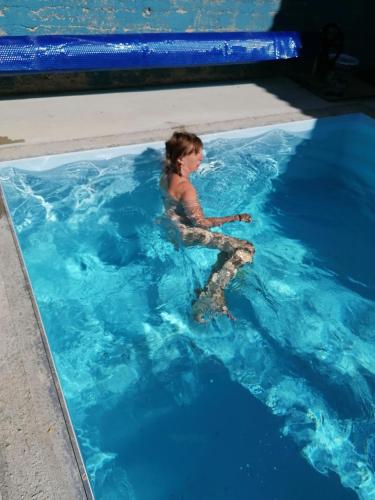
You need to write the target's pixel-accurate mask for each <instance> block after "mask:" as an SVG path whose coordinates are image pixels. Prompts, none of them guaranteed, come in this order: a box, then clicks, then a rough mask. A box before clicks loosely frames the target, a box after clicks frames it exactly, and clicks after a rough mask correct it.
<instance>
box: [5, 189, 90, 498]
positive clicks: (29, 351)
mask: <svg viewBox="0 0 375 500" xmlns="http://www.w3.org/2000/svg"><path fill="white" fill-rule="evenodd" d="M0 229H1V238H0V261H1V262H0V298H2V299H3V300H1V301H0V302H1V303H2V304H5V307H3V308H2V309H1V310H0V337H1V340H2V341H1V343H2V348H1V354H2V356H1V358H2V360H1V364H0V374H1V379H2V380H1V382H0V390H1V395H2V398H1V399H4V401H5V403H6V406H4V407H3V408H1V406H2V405H1V402H0V409H1V410H2V413H3V414H7V412H9V414H10V415H9V418H8V419H6V418H5V419H4V418H3V424H2V425H1V426H0V439H1V441H2V443H5V447H4V450H5V451H3V452H2V454H1V456H0V458H1V464H0V465H1V470H0V492H1V493H2V498H4V499H5V498H8V497H9V498H27V497H29V496H30V495H32V494H35V493H37V494H38V492H39V494H44V495H46V498H51V496H50V492H53V497H55V495H56V494H57V496H58V498H61V499H63V498H66V499H73V498H74V499H75V498H84V499H88V500H91V499H94V495H93V492H92V489H91V485H90V483H89V480H88V476H87V472H86V469H85V465H84V462H83V459H82V456H81V452H80V449H79V446H78V442H77V438H76V436H75V433H74V430H73V426H72V423H71V420H70V415H69V411H68V408H67V405H66V402H65V399H64V396H63V393H62V390H61V387H60V382H59V379H58V376H57V372H56V369H55V365H54V362H53V358H52V354H51V351H50V347H49V343H48V339H47V336H46V333H45V330H44V327H43V323H42V320H41V317H40V313H39V309H38V306H37V304H36V300H35V297H34V294H33V290H32V286H31V283H30V280H29V276H28V273H27V270H26V267H25V264H24V261H23V257H22V253H21V250H20V247H19V243H18V240H17V237H16V234H15V231H14V228H13V223H12V221H11V218H10V215H9V210H8V207H7V203H6V200H5V197H4V194H3V190H2V187H1V185H0ZM1 295H2V297H1ZM4 299H5V300H4ZM7 306H8V307H7ZM20 379H22V380H21V381H22V384H21V387H20ZM10 401H11V405H10V406H11V410H9V409H8V407H9V402H10ZM21 450H22V451H23V453H20V451H21ZM28 483H29V484H28ZM34 490H35V493H34ZM4 494H5V495H6V496H5V497H4ZM22 495H24V496H22Z"/></svg>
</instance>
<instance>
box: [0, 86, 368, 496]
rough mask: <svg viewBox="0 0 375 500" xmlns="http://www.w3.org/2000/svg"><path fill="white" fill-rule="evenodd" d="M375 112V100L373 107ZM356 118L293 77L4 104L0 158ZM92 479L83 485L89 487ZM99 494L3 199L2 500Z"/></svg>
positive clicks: (0, 238) (0, 320)
mask: <svg viewBox="0 0 375 500" xmlns="http://www.w3.org/2000/svg"><path fill="white" fill-rule="evenodd" d="M366 105H367V107H368V109H370V108H372V111H373V112H375V101H374V100H372V101H369V102H367V103H366ZM351 110H352V111H357V110H358V106H357V104H356V103H355V102H353V103H351V104H346V105H345V107H342V106H340V105H337V104H332V103H331V104H328V103H326V102H325V101H323V100H322V99H320V98H318V97H315V96H313V95H312V94H309V93H308V92H306V91H305V90H303V89H302V88H300V87H299V86H297V85H296V84H294V83H292V82H290V81H288V80H285V79H272V80H270V79H269V80H262V81H258V82H257V84H244V83H241V84H230V85H217V86H207V85H205V86H201V87H199V86H185V87H180V88H175V89H163V90H160V89H155V90H148V91H123V92H114V93H103V94H90V95H74V96H64V97H47V98H30V99H18V100H16V99H7V100H2V101H1V100H0V116H1V121H0V160H1V159H2V160H6V159H13V158H25V157H30V156H38V155H44V154H53V153H59V152H65V151H74V150H82V149H91V148H97V147H106V146H117V145H122V144H129V143H136V142H144V141H150V140H154V139H155V140H160V139H166V138H167V137H168V135H169V134H170V132H171V131H172V130H173V129H174V128H179V127H181V126H184V127H186V128H188V129H190V130H192V131H195V132H197V133H204V132H213V131H219V130H227V129H235V128H243V127H249V126H253V125H264V124H269V123H275V122H281V121H291V120H296V119H302V118H307V117H308V118H310V117H311V116H322V115H326V114H334V113H340V112H343V111H351ZM82 477H83V479H82ZM89 495H90V492H89V490H88V487H87V481H85V475H84V470H83V468H82V464H81V462H80V457H79V453H78V451H77V449H76V445H75V441H74V436H73V435H72V432H71V429H70V426H69V421H68V416H67V413H66V409H65V405H64V401H63V398H62V397H61V394H60V389H59V385H58V381H57V380H56V376H55V373H54V369H53V366H52V364H51V360H50V355H49V351H48V346H47V345H46V341H45V337H44V333H43V331H42V329H41V327H40V322H39V321H38V313H37V311H36V308H35V305H34V302H33V299H32V294H31V291H30V287H29V285H28V281H27V276H26V274H25V272H24V270H23V267H22V264H21V261H20V258H19V255H18V252H17V247H16V244H15V241H14V238H13V234H12V231H11V228H10V225H9V221H8V218H7V215H6V213H5V208H4V206H3V204H2V203H1V200H0V500H13V499H21V498H25V499H29V498H34V499H53V498H56V499H67V500H68V499H69V500H74V499H80V498H86V497H87V496H89Z"/></svg>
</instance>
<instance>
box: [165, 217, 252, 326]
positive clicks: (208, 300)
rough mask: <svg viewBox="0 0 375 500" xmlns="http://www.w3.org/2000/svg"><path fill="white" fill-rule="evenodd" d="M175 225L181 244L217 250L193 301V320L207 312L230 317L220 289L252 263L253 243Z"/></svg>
mask: <svg viewBox="0 0 375 500" xmlns="http://www.w3.org/2000/svg"><path fill="white" fill-rule="evenodd" d="M176 222H177V221H176V220H175V223H176ZM176 225H177V227H178V230H179V232H180V235H181V237H182V240H183V242H184V244H185V245H188V246H190V245H202V246H204V247H207V248H217V249H218V250H220V253H219V255H218V257H217V261H216V263H215V265H214V266H213V268H212V271H211V274H210V277H209V278H208V281H207V283H206V285H205V287H204V288H203V289H201V290H199V292H198V296H197V299H196V300H195V301H194V303H193V316H194V319H195V320H196V321H198V322H204V316H205V315H206V314H207V313H213V314H214V313H222V314H226V315H227V316H229V317H230V318H231V319H233V317H232V315H231V314H230V312H229V310H228V307H227V306H226V303H225V297H224V289H225V287H226V286H227V285H228V283H229V282H230V281H231V280H232V279H233V278H234V277H235V276H236V274H237V271H238V269H239V268H240V267H242V266H243V265H244V264H246V263H248V262H252V260H253V256H254V252H255V248H254V245H253V244H252V243H249V242H248V241H246V240H240V239H238V238H233V237H231V236H226V235H224V234H219V233H213V232H211V231H208V230H207V229H202V228H199V227H190V226H186V225H185V224H182V223H181V222H178V223H177V224H176Z"/></svg>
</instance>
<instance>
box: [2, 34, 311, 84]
mask: <svg viewBox="0 0 375 500" xmlns="http://www.w3.org/2000/svg"><path fill="white" fill-rule="evenodd" d="M301 47H302V43H301V38H300V34H299V33H297V32H281V31H280V32H277V31H274V32H272V31H269V32H260V33H258V32H220V33H207V32H206V33H142V34H124V35H82V36H80V35H66V36H65V35H43V36H0V74H14V73H43V72H55V71H90V70H92V71H100V70H120V69H146V68H150V69H151V68H176V67H189V66H206V65H220V64H244V63H253V62H258V61H271V60H277V59H290V58H294V57H298V56H299V55H300V52H301Z"/></svg>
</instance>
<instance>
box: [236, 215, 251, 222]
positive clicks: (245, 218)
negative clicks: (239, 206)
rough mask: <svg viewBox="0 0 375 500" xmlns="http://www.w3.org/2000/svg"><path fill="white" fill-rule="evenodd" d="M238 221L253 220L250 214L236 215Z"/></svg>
mask: <svg viewBox="0 0 375 500" xmlns="http://www.w3.org/2000/svg"><path fill="white" fill-rule="evenodd" d="M238 220H239V221H240V222H248V223H249V222H252V221H253V218H252V217H251V215H250V214H238Z"/></svg>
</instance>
